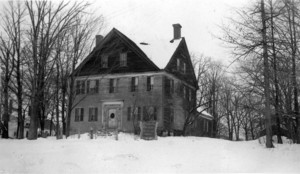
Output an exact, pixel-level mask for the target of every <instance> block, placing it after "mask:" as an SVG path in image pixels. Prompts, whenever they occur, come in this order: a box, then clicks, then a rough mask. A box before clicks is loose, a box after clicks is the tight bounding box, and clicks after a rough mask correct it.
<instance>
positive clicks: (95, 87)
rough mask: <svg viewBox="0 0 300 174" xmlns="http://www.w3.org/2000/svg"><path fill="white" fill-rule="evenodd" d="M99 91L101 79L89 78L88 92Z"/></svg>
mask: <svg viewBox="0 0 300 174" xmlns="http://www.w3.org/2000/svg"><path fill="white" fill-rule="evenodd" d="M98 92H99V80H88V81H87V88H86V93H88V94H94V93H98Z"/></svg>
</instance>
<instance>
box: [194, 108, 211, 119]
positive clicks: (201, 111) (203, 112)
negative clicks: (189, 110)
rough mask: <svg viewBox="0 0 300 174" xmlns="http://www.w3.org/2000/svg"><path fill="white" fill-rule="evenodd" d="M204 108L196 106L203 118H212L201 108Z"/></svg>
mask: <svg viewBox="0 0 300 174" xmlns="http://www.w3.org/2000/svg"><path fill="white" fill-rule="evenodd" d="M203 109H204V108H203V107H198V108H197V111H198V112H199V113H201V114H202V115H203V116H204V117H205V118H207V119H213V118H214V117H213V116H212V115H210V114H209V113H208V112H206V111H205V110H203Z"/></svg>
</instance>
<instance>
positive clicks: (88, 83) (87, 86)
mask: <svg viewBox="0 0 300 174" xmlns="http://www.w3.org/2000/svg"><path fill="white" fill-rule="evenodd" d="M89 92H90V80H88V81H87V82H86V93H87V94H88V93H89Z"/></svg>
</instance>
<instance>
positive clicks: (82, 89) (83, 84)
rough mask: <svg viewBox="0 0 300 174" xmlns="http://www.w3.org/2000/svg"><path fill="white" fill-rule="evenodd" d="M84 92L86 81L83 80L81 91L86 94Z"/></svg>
mask: <svg viewBox="0 0 300 174" xmlns="http://www.w3.org/2000/svg"><path fill="white" fill-rule="evenodd" d="M84 92H85V81H84V80H82V81H81V88H80V93H81V94H84Z"/></svg>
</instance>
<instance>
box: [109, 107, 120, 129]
mask: <svg viewBox="0 0 300 174" xmlns="http://www.w3.org/2000/svg"><path fill="white" fill-rule="evenodd" d="M116 111H117V109H109V110H108V127H109V128H117V127H118V120H117V112H116Z"/></svg>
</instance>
